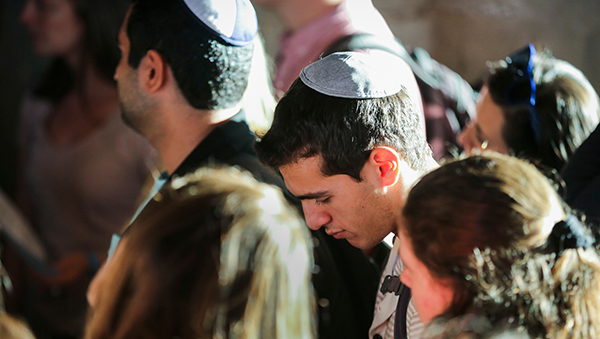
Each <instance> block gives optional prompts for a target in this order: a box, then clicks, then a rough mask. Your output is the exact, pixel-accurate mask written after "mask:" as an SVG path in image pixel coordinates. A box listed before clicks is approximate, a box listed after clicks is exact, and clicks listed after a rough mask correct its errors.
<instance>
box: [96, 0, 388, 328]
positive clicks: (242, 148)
mask: <svg viewBox="0 0 600 339" xmlns="http://www.w3.org/2000/svg"><path fill="white" fill-rule="evenodd" d="M257 30H258V27H257V21H256V14H255V12H254V8H253V7H252V5H251V3H250V2H249V1H248V0H173V1H164V0H135V1H133V4H132V5H131V7H130V9H129V12H128V15H127V17H126V18H125V20H124V23H123V25H122V28H121V31H120V33H119V46H120V48H121V51H122V57H121V61H120V63H119V65H118V67H117V70H116V72H115V80H116V81H117V83H118V89H119V97H120V101H121V105H122V108H123V119H124V120H125V121H126V122H127V123H128V124H129V125H130V126H131V127H132V128H133V129H135V130H136V131H138V132H139V133H141V134H142V135H143V136H145V137H146V138H147V139H148V140H149V141H150V143H151V144H152V145H153V146H154V147H155V148H156V149H157V150H158V153H159V155H160V157H161V159H162V162H163V164H164V169H165V172H164V174H163V175H162V176H161V178H159V179H158V180H157V181H156V184H155V186H154V189H153V192H152V193H151V194H150V195H149V199H150V198H151V197H153V196H155V194H156V193H157V192H159V189H160V187H162V186H163V184H164V183H165V182H169V181H171V180H172V179H174V178H177V177H182V176H184V175H186V174H188V173H191V172H194V171H195V170H197V169H198V168H200V167H203V166H205V165H214V164H217V165H219V164H220V165H232V166H238V167H241V168H242V169H245V170H247V171H249V172H251V173H252V174H253V175H254V177H255V178H256V179H258V180H259V181H264V182H267V183H272V184H276V185H278V186H280V187H284V184H283V181H282V180H281V178H280V177H279V176H277V175H276V174H275V173H274V172H272V171H270V170H267V169H266V168H264V167H263V166H262V164H261V163H260V161H258V159H257V158H256V155H255V153H254V148H253V146H254V141H255V135H254V134H253V133H252V132H251V130H250V129H249V127H248V124H247V123H246V120H245V116H244V112H243V111H242V110H241V108H240V107H241V104H240V101H241V99H242V96H243V94H244V91H245V89H246V87H247V83H248V74H249V72H250V67H251V60H252V55H253V40H254V39H255V37H256V34H257ZM159 194H160V193H159ZM145 205H146V204H145V203H143V204H142V206H141V207H140V209H139V210H138V211H139V212H140V213H141V214H143V213H145V210H144V209H145V207H146V206H145ZM148 208H150V207H149V206H148ZM132 227H135V225H134V226H132ZM321 233H322V232H320V233H319V232H313V237H314V238H315V239H316V240H315V261H316V265H317V266H316V267H315V274H314V275H313V283H314V285H315V290H316V293H317V296H318V298H319V299H318V304H319V309H318V310H319V315H318V316H319V318H318V319H319V321H318V334H319V337H320V338H335V337H336V334H341V335H342V336H344V337H345V338H360V336H359V335H356V334H353V332H357V327H356V326H355V325H353V323H356V322H357V320H358V319H359V316H358V315H356V314H355V313H356V310H357V309H361V310H362V309H364V308H365V307H362V304H360V303H359V302H358V301H357V299H358V297H357V296H356V295H355V294H354V293H353V292H354V291H361V290H369V291H370V287H371V285H372V286H373V287H372V289H373V290H375V288H376V284H377V280H376V279H377V278H376V277H377V275H376V274H375V273H374V272H373V273H372V274H371V275H370V276H369V277H360V276H358V277H355V276H353V275H352V272H351V273H349V274H348V273H347V271H348V270H349V268H348V267H349V264H348V262H353V263H354V260H353V258H349V257H348V256H347V255H346V254H345V253H344V254H340V252H339V250H338V249H337V248H336V249H332V248H331V247H330V246H329V243H330V241H329V239H326V238H328V237H327V236H326V235H325V234H324V233H323V234H321ZM114 239H115V241H113V246H111V252H113V251H114V249H115V248H116V246H117V244H118V240H117V239H118V236H116V237H114ZM348 247H350V246H348ZM110 264H111V261H110V260H109V261H108V262H107V265H105V268H106V267H107V266H110ZM353 265H354V264H353ZM105 268H103V269H101V271H100V272H99V274H98V275H97V277H96V278H95V280H94V281H93V282H92V285H91V287H90V290H89V291H88V299H90V300H91V301H93V299H94V298H96V291H97V290H98V286H99V285H101V284H102V281H103V279H104V274H105V273H104V272H106V271H107V270H106V269H105ZM348 276H353V279H347V277H348ZM373 277H375V278H373ZM350 285H352V286H350ZM366 287H369V288H366ZM355 304H357V306H354V305H355ZM363 312H365V313H366V311H363ZM347 321H350V322H351V325H348V326H347V328H348V329H347V330H344V331H340V330H339V328H340V327H342V324H344V323H346V322H347ZM363 322H367V325H366V326H365V327H366V328H365V329H364V333H365V335H366V332H367V330H368V323H370V320H369V319H367V320H364V321H363ZM346 332H347V333H346Z"/></svg>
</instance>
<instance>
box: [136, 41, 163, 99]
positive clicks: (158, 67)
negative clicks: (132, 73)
mask: <svg viewBox="0 0 600 339" xmlns="http://www.w3.org/2000/svg"><path fill="white" fill-rule="evenodd" d="M167 67H168V64H167V62H166V60H165V59H164V57H163V56H162V55H160V53H158V52H157V51H155V50H153V49H151V50H149V51H148V53H146V56H144V58H142V61H141V62H140V66H139V68H138V74H139V77H140V84H141V86H142V88H143V89H145V90H146V91H147V92H148V93H156V92H157V91H159V90H160V89H162V88H163V87H164V86H165V84H166V82H167Z"/></svg>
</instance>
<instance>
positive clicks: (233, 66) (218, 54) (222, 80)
mask: <svg viewBox="0 0 600 339" xmlns="http://www.w3.org/2000/svg"><path fill="white" fill-rule="evenodd" d="M127 35H128V37H129V40H130V43H131V49H130V51H129V59H128V63H129V65H130V66H131V67H133V68H137V67H138V66H139V64H140V61H141V60H142V58H143V57H144V56H145V55H146V53H147V52H148V51H149V50H156V51H158V52H159V53H160V54H161V55H162V56H164V57H165V59H166V60H167V62H168V64H169V66H170V67H171V70H172V71H173V76H174V77H175V80H176V81H177V84H178V85H179V88H180V89H181V92H182V93H183V95H184V97H185V98H186V100H187V101H188V102H189V103H190V105H192V106H193V107H195V108H198V109H222V108H229V107H233V106H235V105H236V104H238V103H239V102H240V100H241V99H242V96H243V94H244V91H245V90H246V86H247V85H248V74H249V72H250V64H251V60H252V52H253V45H252V44H251V45H249V46H244V47H238V46H233V45H230V44H228V43H227V42H225V41H222V40H221V39H220V38H219V37H218V36H216V35H214V34H211V33H210V32H209V31H208V30H207V28H205V27H203V24H202V23H201V22H200V21H199V20H198V18H196V17H195V16H194V14H193V13H191V11H190V10H189V8H187V7H186V6H185V4H184V2H183V1H180V0H135V1H133V9H132V11H131V15H130V16H129V21H128V23H127Z"/></svg>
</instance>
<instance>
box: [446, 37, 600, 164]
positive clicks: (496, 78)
mask: <svg viewBox="0 0 600 339" xmlns="http://www.w3.org/2000/svg"><path fill="white" fill-rule="evenodd" d="M490 65H491V67H490V74H489V76H488V77H487V79H486V80H485V82H484V86H483V88H482V89H481V92H480V99H479V102H478V104H477V115H476V118H475V119H474V120H473V121H471V123H470V124H469V125H468V126H467V127H466V128H465V129H464V130H463V131H462V132H461V134H460V135H459V137H458V141H459V144H461V145H462V146H463V147H464V150H465V152H466V153H467V154H469V153H472V152H473V150H484V149H486V150H492V151H496V152H499V153H502V154H510V155H515V156H518V157H522V158H526V159H528V160H529V161H531V162H533V163H534V164H535V165H537V166H538V168H540V169H542V170H544V171H549V172H554V171H553V170H556V171H559V170H560V169H561V168H562V167H563V166H564V164H565V163H566V162H567V160H568V159H569V157H570V156H571V155H572V154H573V153H574V152H575V150H576V149H577V148H578V147H579V145H581V143H582V142H583V141H584V140H585V139H586V138H587V137H588V135H589V134H590V133H591V132H592V131H593V130H594V128H595V127H596V125H597V124H598V122H599V117H600V105H599V99H598V94H597V93H596V92H595V90H594V88H593V87H592V85H591V84H590V82H589V81H588V80H587V79H586V77H585V76H584V75H583V73H581V71H579V70H578V69H577V68H575V67H574V66H573V65H571V64H569V63H568V62H566V61H563V60H559V59H556V58H554V57H552V55H551V54H550V52H549V51H548V50H544V51H540V52H539V53H536V50H535V48H534V46H533V45H532V44H528V45H527V46H525V47H524V48H523V49H521V50H519V51H517V52H515V53H514V54H512V55H511V56H509V57H507V58H506V59H505V60H501V61H498V62H495V63H491V64H490Z"/></svg>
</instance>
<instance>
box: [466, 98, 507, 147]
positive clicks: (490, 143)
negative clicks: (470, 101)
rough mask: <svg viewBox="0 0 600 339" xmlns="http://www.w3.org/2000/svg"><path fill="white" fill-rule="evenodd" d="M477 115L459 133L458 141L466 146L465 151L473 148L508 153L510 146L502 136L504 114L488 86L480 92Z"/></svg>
mask: <svg viewBox="0 0 600 339" xmlns="http://www.w3.org/2000/svg"><path fill="white" fill-rule="evenodd" d="M479 94H480V96H479V102H478V103H477V117H476V118H475V119H474V120H473V121H471V122H470V123H469V125H468V126H467V127H465V128H464V129H463V130H462V132H461V133H460V134H459V135H458V143H459V144H460V145H461V146H463V147H464V149H465V153H467V154H470V153H471V152H472V151H473V150H484V149H485V150H490V151H496V152H498V153H502V154H508V146H507V145H506V142H505V141H504V138H503V137H502V128H503V127H504V115H503V113H502V110H501V109H500V107H499V106H498V105H496V104H495V103H494V101H493V100H492V97H491V95H490V94H489V93H488V90H487V87H483V88H482V89H481V92H480V93H479Z"/></svg>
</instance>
